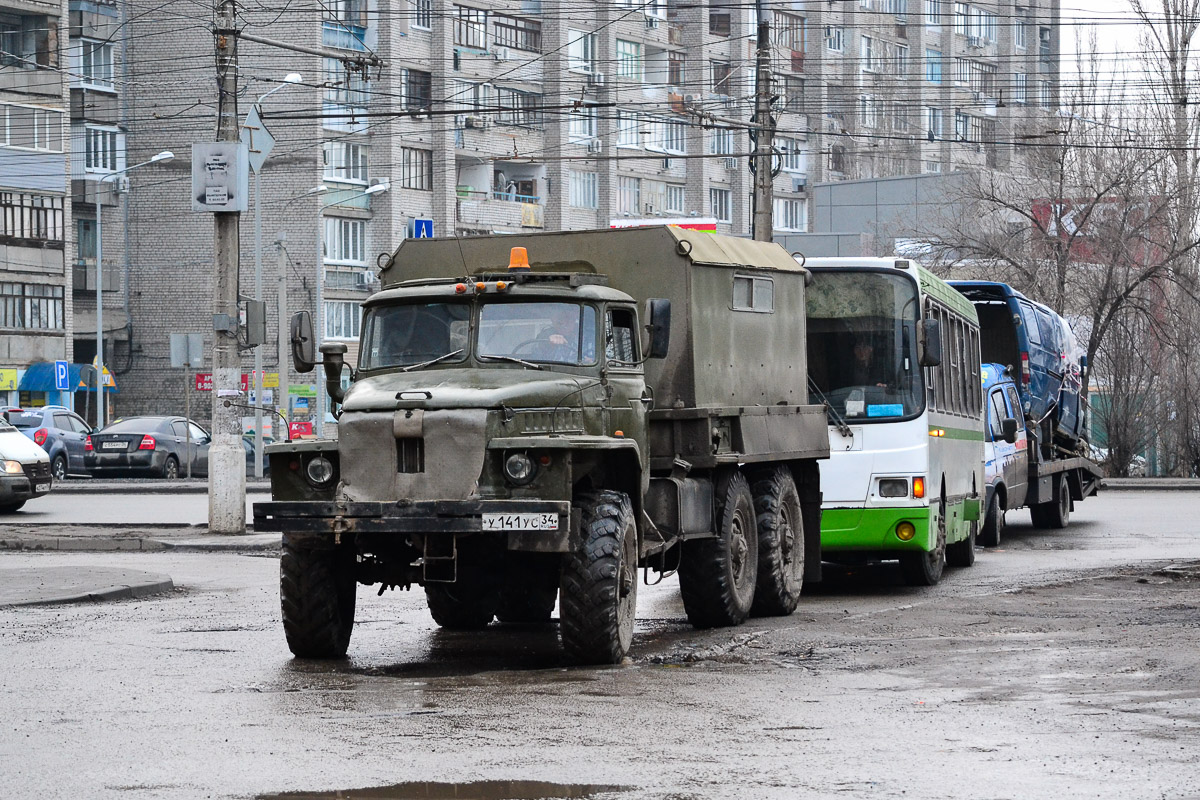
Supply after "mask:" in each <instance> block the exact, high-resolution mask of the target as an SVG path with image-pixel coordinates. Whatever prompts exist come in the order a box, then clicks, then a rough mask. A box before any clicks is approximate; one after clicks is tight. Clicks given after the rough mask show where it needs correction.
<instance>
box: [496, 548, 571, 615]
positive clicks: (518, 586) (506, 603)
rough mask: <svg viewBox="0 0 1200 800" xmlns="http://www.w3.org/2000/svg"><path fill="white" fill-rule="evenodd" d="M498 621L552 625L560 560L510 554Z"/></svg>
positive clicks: (542, 555) (528, 554)
mask: <svg viewBox="0 0 1200 800" xmlns="http://www.w3.org/2000/svg"><path fill="white" fill-rule="evenodd" d="M507 561H508V564H507V570H506V571H505V577H504V588H503V589H501V590H500V603H499V605H498V606H497V607H496V618H497V619H498V620H500V621H501V622H514V623H538V622H549V621H550V615H551V614H553V613H554V603H555V602H556V601H557V600H558V580H559V564H558V559H557V558H555V557H554V556H552V555H547V554H545V553H521V552H509V553H508V558H507Z"/></svg>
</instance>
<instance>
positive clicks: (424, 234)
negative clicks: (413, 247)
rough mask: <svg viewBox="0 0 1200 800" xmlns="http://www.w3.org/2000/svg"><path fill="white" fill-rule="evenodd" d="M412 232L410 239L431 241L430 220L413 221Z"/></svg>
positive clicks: (431, 229) (431, 221)
mask: <svg viewBox="0 0 1200 800" xmlns="http://www.w3.org/2000/svg"><path fill="white" fill-rule="evenodd" d="M409 224H410V225H411V226H412V230H411V231H410V233H409V237H410V238H412V239H432V238H433V220H431V219H414V220H413V221H412V222H411V223H409Z"/></svg>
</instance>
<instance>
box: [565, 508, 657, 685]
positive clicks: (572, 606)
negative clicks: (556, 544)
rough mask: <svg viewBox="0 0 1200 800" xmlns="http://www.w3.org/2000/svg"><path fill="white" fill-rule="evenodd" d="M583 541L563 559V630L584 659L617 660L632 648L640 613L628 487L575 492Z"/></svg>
mask: <svg viewBox="0 0 1200 800" xmlns="http://www.w3.org/2000/svg"><path fill="white" fill-rule="evenodd" d="M575 505H576V506H577V507H578V508H579V510H580V513H581V518H582V519H581V523H580V531H579V533H580V546H579V549H577V550H576V551H574V552H571V553H568V554H567V556H566V557H565V558H564V559H563V566H562V578H561V581H562V583H561V590H562V593H561V598H560V605H559V613H558V616H559V633H560V635H561V636H562V643H563V649H564V650H566V652H567V655H568V656H570V657H571V659H572V660H574V661H577V662H579V663H581V664H616V663H618V662H619V661H620V660H621V659H622V658H624V657H625V654H626V653H627V652H629V645H630V644H631V643H632V642H633V625H634V620H635V618H636V615H637V560H638V545H637V525H636V524H635V523H634V518H633V505H632V504H631V503H630V502H629V495H627V494H625V493H624V492H612V491H602V492H587V493H583V494H580V495H579V496H578V497H576V498H575Z"/></svg>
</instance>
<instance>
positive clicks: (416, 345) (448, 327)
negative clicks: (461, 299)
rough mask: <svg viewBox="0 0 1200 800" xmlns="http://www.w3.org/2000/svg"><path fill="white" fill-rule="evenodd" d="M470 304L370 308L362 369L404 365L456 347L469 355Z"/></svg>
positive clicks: (362, 355)
mask: <svg viewBox="0 0 1200 800" xmlns="http://www.w3.org/2000/svg"><path fill="white" fill-rule="evenodd" d="M470 316H471V307H470V306H469V305H467V304H466V303H419V304H412V303H409V304H404V305H393V306H375V307H372V308H368V309H367V312H366V315H365V317H364V320H363V346H362V354H361V356H360V358H359V364H360V366H361V367H362V368H363V369H367V370H371V369H381V368H384V367H403V366H408V365H410V364H418V363H421V362H424V361H429V360H430V359H434V358H439V357H441V356H445V355H447V354H449V353H453V352H455V351H459V350H461V351H463V352H462V353H461V354H460V355H458V356H455V357H453V358H450V359H447V360H448V361H455V360H458V361H461V360H462V359H464V358H466V355H465V353H466V347H467V343H468V338H469V337H468V332H469V330H470Z"/></svg>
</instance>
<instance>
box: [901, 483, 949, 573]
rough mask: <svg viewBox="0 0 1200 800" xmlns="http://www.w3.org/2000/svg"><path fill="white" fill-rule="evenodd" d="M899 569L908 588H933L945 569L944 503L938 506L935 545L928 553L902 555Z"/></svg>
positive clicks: (943, 501)
mask: <svg viewBox="0 0 1200 800" xmlns="http://www.w3.org/2000/svg"><path fill="white" fill-rule="evenodd" d="M900 569H901V571H902V572H903V573H904V582H905V583H907V584H908V585H909V586H934V585H936V584H937V583H938V581H940V580H941V579H942V573H943V572H944V571H945V569H946V501H945V499H943V500H942V502H940V503H939V504H938V526H937V543H936V544H935V545H934V548H933V549H932V550H930V551H929V552H928V553H904V554H903V555H901V556H900Z"/></svg>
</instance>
